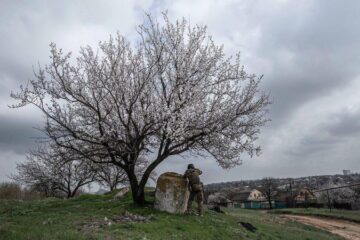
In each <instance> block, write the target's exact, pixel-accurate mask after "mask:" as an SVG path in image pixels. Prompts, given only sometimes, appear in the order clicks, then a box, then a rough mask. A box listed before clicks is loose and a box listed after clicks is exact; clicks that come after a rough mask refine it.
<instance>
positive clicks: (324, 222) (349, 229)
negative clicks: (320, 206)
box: [282, 215, 360, 240]
mask: <svg viewBox="0 0 360 240" xmlns="http://www.w3.org/2000/svg"><path fill="white" fill-rule="evenodd" d="M282 216H283V217H285V218H288V219H291V220H294V221H297V222H300V223H303V224H307V225H310V226H313V227H316V228H320V229H323V230H325V231H328V232H331V233H333V234H336V235H339V236H341V237H343V238H345V239H351V240H360V224H359V223H354V222H349V221H345V220H338V219H330V218H320V217H314V216H298V215H282Z"/></svg>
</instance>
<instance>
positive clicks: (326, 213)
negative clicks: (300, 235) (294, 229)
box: [269, 208, 360, 223]
mask: <svg viewBox="0 0 360 240" xmlns="http://www.w3.org/2000/svg"><path fill="white" fill-rule="evenodd" d="M269 212H270V213H275V214H297V215H312V216H318V217H329V218H337V219H343V220H348V221H352V222H357V223H360V211H351V210H338V209H331V211H330V210H329V209H325V208H287V209H281V210H279V209H277V210H271V211H269Z"/></svg>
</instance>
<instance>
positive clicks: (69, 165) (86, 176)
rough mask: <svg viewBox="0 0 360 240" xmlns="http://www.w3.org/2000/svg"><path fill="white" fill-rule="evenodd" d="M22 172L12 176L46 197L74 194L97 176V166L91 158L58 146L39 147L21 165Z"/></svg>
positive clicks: (69, 196)
mask: <svg viewBox="0 0 360 240" xmlns="http://www.w3.org/2000/svg"><path fill="white" fill-rule="evenodd" d="M16 168H17V170H18V174H17V175H15V176H12V178H13V179H14V180H16V181H18V182H20V183H22V184H25V185H27V186H28V187H30V188H31V189H33V190H37V191H39V192H41V193H43V194H44V195H45V196H46V197H50V196H58V195H65V196H66V197H67V198H71V197H74V196H75V194H76V193H77V191H78V190H79V189H80V188H81V187H82V186H84V185H86V184H88V183H91V182H92V181H94V179H95V173H96V172H95V171H94V168H93V167H92V166H91V165H89V163H88V162H87V161H82V160H79V159H76V155H74V154H73V153H70V152H68V151H66V152H65V151H64V149H61V148H59V147H58V146H57V145H49V146H47V148H46V147H44V146H43V147H39V148H37V149H35V150H33V151H31V153H30V154H29V155H28V156H27V161H26V162H24V163H20V164H18V165H17V167H16Z"/></svg>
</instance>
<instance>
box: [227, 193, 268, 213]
mask: <svg viewBox="0 0 360 240" xmlns="http://www.w3.org/2000/svg"><path fill="white" fill-rule="evenodd" d="M231 200H232V201H233V203H234V207H237V208H253V209H259V208H262V205H263V204H264V202H265V201H266V199H265V197H264V195H263V194H262V193H261V192H260V191H259V190H257V189H253V190H251V191H249V190H245V191H241V192H239V193H236V194H234V195H233V196H232V197H231Z"/></svg>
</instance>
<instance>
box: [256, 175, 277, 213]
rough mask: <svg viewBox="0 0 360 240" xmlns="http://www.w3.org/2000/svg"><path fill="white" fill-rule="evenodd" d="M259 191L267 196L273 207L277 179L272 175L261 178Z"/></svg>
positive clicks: (270, 205)
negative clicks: (271, 176)
mask: <svg viewBox="0 0 360 240" xmlns="http://www.w3.org/2000/svg"><path fill="white" fill-rule="evenodd" d="M259 191H260V192H261V193H262V194H263V195H264V196H265V198H266V200H267V201H268V203H269V207H270V209H272V201H273V199H274V197H275V195H276V193H277V184H276V182H275V179H273V178H270V177H266V178H263V179H262V180H261V187H260V189H259Z"/></svg>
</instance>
